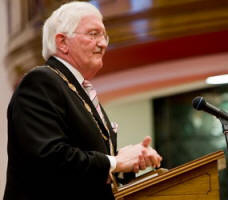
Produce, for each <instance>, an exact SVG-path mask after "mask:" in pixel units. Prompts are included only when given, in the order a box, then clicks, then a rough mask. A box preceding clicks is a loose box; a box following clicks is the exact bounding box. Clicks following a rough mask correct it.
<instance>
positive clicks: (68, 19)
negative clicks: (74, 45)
mask: <svg viewBox="0 0 228 200" xmlns="http://www.w3.org/2000/svg"><path fill="white" fill-rule="evenodd" d="M87 15H95V16H98V17H99V18H101V19H102V15H101V13H100V11H99V10H98V9H97V8H96V7H95V6H93V5H92V4H90V3H88V2H78V1H75V2H70V3H66V4H64V5H62V6H61V7H59V8H58V9H57V10H55V11H54V12H53V13H52V15H51V16H50V17H49V18H48V19H47V20H46V21H45V23H44V26H43V48H42V55H43V58H44V59H45V60H47V59H48V58H49V57H50V56H52V55H54V54H55V53H56V43H55V36H56V34H58V33H65V34H66V35H67V36H68V37H72V36H73V32H74V31H75V29H76V28H77V26H78V23H79V22H80V20H81V18H82V17H85V16H87Z"/></svg>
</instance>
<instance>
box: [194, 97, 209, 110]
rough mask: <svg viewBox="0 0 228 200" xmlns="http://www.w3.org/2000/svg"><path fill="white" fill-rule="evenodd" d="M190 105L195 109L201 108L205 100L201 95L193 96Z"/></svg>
mask: <svg viewBox="0 0 228 200" xmlns="http://www.w3.org/2000/svg"><path fill="white" fill-rule="evenodd" d="M192 105H193V107H194V108H195V109H196V110H202V108H203V107H204V106H205V105H206V101H205V100H204V98H203V97H195V98H194V99H193V100H192Z"/></svg>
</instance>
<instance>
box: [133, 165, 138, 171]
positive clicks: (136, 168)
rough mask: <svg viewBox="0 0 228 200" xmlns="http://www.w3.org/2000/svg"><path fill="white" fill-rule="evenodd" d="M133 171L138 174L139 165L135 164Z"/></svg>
mask: <svg viewBox="0 0 228 200" xmlns="http://www.w3.org/2000/svg"><path fill="white" fill-rule="evenodd" d="M133 171H134V172H135V173H138V172H139V165H138V164H137V163H136V164H134V166H133Z"/></svg>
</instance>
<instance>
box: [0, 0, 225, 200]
mask: <svg viewBox="0 0 228 200" xmlns="http://www.w3.org/2000/svg"><path fill="white" fill-rule="evenodd" d="M64 2H68V1H67V0H65V1H64V0H2V1H1V2H0V9H1V10H0V14H1V18H0V19H1V29H0V31H1V32H2V34H1V41H0V42H1V43H0V44H1V49H0V58H1V60H0V62H1V74H0V78H1V79H0V80H1V86H0V87H1V107H0V109H1V129H0V130H1V140H0V142H1V149H0V152H1V157H0V159H1V160H0V161H1V165H0V168H1V169H0V172H1V174H0V175H1V176H0V184H1V185H0V198H1V195H2V193H3V190H4V184H5V168H6V161H7V157H6V141H7V128H6V127H7V125H6V106H7V104H8V101H9V98H10V95H11V90H13V89H14V88H15V87H16V85H17V84H18V83H19V81H20V79H21V77H22V76H23V75H24V73H26V72H27V71H28V70H30V69H31V68H33V67H35V66H37V65H42V64H43V62H44V61H43V59H42V57H41V30H42V24H43V22H44V20H45V19H46V17H47V16H49V14H50V13H51V12H52V11H53V10H54V9H55V8H57V7H58V6H59V5H61V4H62V3H64ZM90 2H91V3H93V4H94V5H95V6H97V7H98V8H99V9H100V10H101V12H102V14H103V15H104V24H105V26H106V29H107V32H108V34H109V36H110V45H109V48H108V50H107V52H106V55H105V57H104V67H103V69H102V70H101V71H100V72H99V74H98V75H97V77H96V78H95V79H94V80H93V82H94V85H95V87H96V89H97V91H98V94H99V99H100V101H101V102H102V103H103V105H104V107H105V109H106V111H107V113H108V114H109V116H110V118H111V120H112V121H116V122H117V123H118V124H119V132H118V147H122V146H124V145H128V144H134V143H137V142H139V141H141V140H142V139H143V138H144V137H145V136H146V135H151V136H152V138H153V144H152V145H153V146H154V147H155V148H156V149H157V150H158V151H159V152H161V154H162V156H163V157H164V161H163V164H162V167H164V168H173V167H175V166H177V165H180V164H183V163H185V162H188V161H190V160H193V159H196V158H198V157H200V156H203V155H205V154H208V153H211V152H214V151H217V150H224V151H226V143H225V138H224V136H223V134H222V129H221V124H220V122H218V120H217V119H215V118H213V117H212V116H209V115H208V114H205V113H202V112H198V111H195V110H193V108H192V99H193V98H194V97H195V96H198V95H200V96H204V97H205V98H207V100H209V101H210V102H211V103H213V104H215V105H216V106H218V107H221V108H223V109H225V110H228V106H227V105H228V98H227V96H228V88H227V85H226V84H220V85H208V84H206V82H205V80H206V78H207V77H209V76H213V75H220V74H226V73H228V37H227V35H228V1H227V0H220V1H215V0H185V1H183V0H172V1H170V0H92V1H90ZM2 127H3V128H2ZM226 157H227V155H226ZM227 179H228V174H227V170H225V171H223V172H221V173H220V184H221V192H220V196H221V199H222V200H225V199H227V198H228V194H227V189H226V188H227V187H228V183H227V181H226V180H227Z"/></svg>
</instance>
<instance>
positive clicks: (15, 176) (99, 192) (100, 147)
mask: <svg viewBox="0 0 228 200" xmlns="http://www.w3.org/2000/svg"><path fill="white" fill-rule="evenodd" d="M108 42H109V38H108V36H107V34H106V31H105V27H104V24H103V22H102V15H101V14H100V12H99V11H98V10H97V9H96V8H95V7H94V6H92V5H91V4H89V3H86V2H72V3H67V4H65V5H63V6H61V7H60V8H59V9H57V10H56V11H54V12H53V14H52V15H51V16H50V17H49V18H48V19H47V20H46V22H45V24H44V27H43V57H44V59H45V60H46V64H45V65H44V66H41V67H36V68H35V69H33V70H31V71H30V72H29V73H28V74H27V75H25V77H24V78H23V80H22V81H21V83H20V84H19V86H18V87H17V89H16V90H15V92H14V94H13V96H12V99H11V102H10V104H9V107H8V125H9V127H8V128H9V132H8V155H9V161H8V171H7V185H6V189H5V195H4V200H46V199H47V200H74V199H75V200H76V199H106V200H109V199H114V197H113V193H112V188H111V183H112V181H113V180H114V176H115V174H116V173H119V172H124V173H125V174H127V175H130V174H132V173H134V172H138V171H139V170H141V169H145V168H146V167H148V166H153V167H159V166H160V162H161V157H160V156H159V154H158V153H157V152H156V151H155V150H153V149H152V148H151V147H150V142H151V138H150V137H146V138H145V139H144V140H143V141H142V142H141V143H139V144H136V145H129V146H127V147H124V148H122V149H120V150H119V151H118V153H117V150H116V146H117V145H116V137H117V136H116V132H115V131H114V127H113V126H112V124H111V123H110V121H109V119H108V117H107V116H106V114H105V112H104V110H103V108H102V107H101V105H100V104H99V102H98V99H97V96H96V91H95V90H94V89H93V88H92V85H91V83H90V82H89V80H91V79H92V78H93V77H94V76H95V74H96V73H97V72H98V71H99V70H100V69H101V68H102V66H103V62H102V58H103V55H104V53H105V50H106V48H107V45H108ZM125 177H127V176H125Z"/></svg>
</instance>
